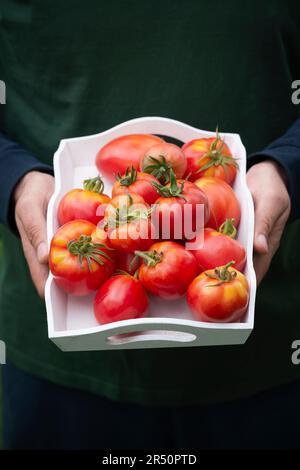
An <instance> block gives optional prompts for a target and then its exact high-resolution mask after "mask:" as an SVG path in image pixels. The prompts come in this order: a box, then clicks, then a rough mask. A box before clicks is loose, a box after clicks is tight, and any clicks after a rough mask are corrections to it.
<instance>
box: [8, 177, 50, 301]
mask: <svg viewBox="0 0 300 470" xmlns="http://www.w3.org/2000/svg"><path fill="white" fill-rule="evenodd" d="M53 189H54V184H53V177H52V176H49V175H46V174H42V173H39V172H31V173H28V174H27V175H25V176H24V178H23V179H22V180H21V182H20V183H19V185H18V187H17V189H16V191H15V201H16V206H15V218H16V224H17V227H18V230H19V234H20V237H21V241H22V245H23V250H24V255H25V258H26V260H27V263H28V266H29V270H30V274H31V277H32V280H33V282H34V284H35V287H36V289H37V291H38V294H39V295H40V296H41V297H43V296H44V287H45V282H46V279H47V276H48V271H49V270H48V249H47V233H46V211H47V206H48V201H49V199H50V196H51V194H52V192H53Z"/></svg>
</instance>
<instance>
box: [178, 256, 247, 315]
mask: <svg viewBox="0 0 300 470" xmlns="http://www.w3.org/2000/svg"><path fill="white" fill-rule="evenodd" d="M231 264H233V263H228V264H227V265H225V266H221V267H219V268H215V269H210V270H208V271H205V272H203V273H202V274H200V275H199V276H198V277H196V279H194V280H193V282H192V283H191V285H190V286H189V288H188V291H187V302H188V305H189V307H190V309H191V311H192V313H193V314H194V316H195V318H196V319H197V320H200V321H206V322H220V323H221V322H233V321H237V320H239V319H240V318H241V317H242V316H243V315H244V313H245V312H246V310H247V306H248V302H249V285H248V281H247V278H246V277H245V276H244V274H242V273H240V272H239V271H238V270H236V269H234V268H232V267H231Z"/></svg>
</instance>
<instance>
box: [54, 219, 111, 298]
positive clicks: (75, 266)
mask: <svg viewBox="0 0 300 470" xmlns="http://www.w3.org/2000/svg"><path fill="white" fill-rule="evenodd" d="M114 258H115V253H114V250H112V249H111V248H110V247H109V246H108V243H107V234H106V232H105V231H104V230H102V229H100V228H97V227H96V225H94V224H92V223H91V222H87V221H86V220H73V221H71V222H67V223H66V224H65V225H62V227H60V228H59V229H58V230H57V232H56V233H55V235H54V237H53V238H52V241H51V246H50V254H49V265H50V270H51V272H52V274H53V277H54V280H55V282H56V283H57V284H58V285H59V286H60V287H61V288H62V289H63V290H64V291H66V292H68V293H69V294H74V295H87V294H89V293H90V292H92V291H94V290H96V289H98V287H99V286H100V285H101V284H102V283H103V282H104V281H106V279H108V278H109V276H111V274H112V273H113V271H114V268H115V262H114Z"/></svg>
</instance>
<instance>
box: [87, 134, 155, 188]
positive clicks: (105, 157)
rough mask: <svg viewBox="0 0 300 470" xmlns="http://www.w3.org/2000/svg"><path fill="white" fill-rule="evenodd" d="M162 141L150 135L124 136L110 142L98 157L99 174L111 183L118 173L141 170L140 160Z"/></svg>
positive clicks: (100, 151)
mask: <svg viewBox="0 0 300 470" xmlns="http://www.w3.org/2000/svg"><path fill="white" fill-rule="evenodd" d="M159 142H162V139H160V138H159V137H156V136H155V135H150V134H130V135H123V136H121V137H118V138H116V139H113V140H111V141H110V142H108V143H107V144H106V145H104V147H102V148H101V149H100V150H99V152H98V153H97V156H96V166H97V168H98V170H99V173H101V174H102V175H104V176H106V178H108V179H109V180H110V181H113V180H114V176H115V175H116V174H117V173H121V175H123V174H124V173H125V171H126V168H128V167H131V166H133V167H134V168H135V169H136V170H137V169H138V168H139V164H140V159H141V157H142V156H143V155H144V154H145V152H146V151H147V150H148V149H149V148H150V147H152V145H155V144H157V143H159Z"/></svg>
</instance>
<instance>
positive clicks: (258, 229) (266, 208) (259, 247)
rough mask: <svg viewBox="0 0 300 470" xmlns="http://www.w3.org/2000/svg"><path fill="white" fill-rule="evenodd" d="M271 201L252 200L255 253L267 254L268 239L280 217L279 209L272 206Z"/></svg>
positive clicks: (262, 199)
mask: <svg viewBox="0 0 300 470" xmlns="http://www.w3.org/2000/svg"><path fill="white" fill-rule="evenodd" d="M273 204H274V203H273V200H272V199H265V198H263V197H260V198H257V199H256V198H254V206H255V229H254V250H255V251H256V252H257V253H261V254H267V253H268V251H269V237H270V235H271V233H272V230H273V227H274V225H275V223H276V221H277V219H278V218H279V217H280V215H281V209H280V208H279V207H278V206H277V207H276V208H275V207H274V205H273Z"/></svg>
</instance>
